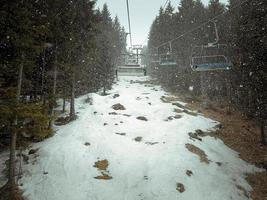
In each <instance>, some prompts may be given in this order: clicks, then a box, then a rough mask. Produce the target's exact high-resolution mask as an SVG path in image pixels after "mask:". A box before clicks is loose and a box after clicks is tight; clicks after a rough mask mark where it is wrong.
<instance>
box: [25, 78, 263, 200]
mask: <svg viewBox="0 0 267 200" xmlns="http://www.w3.org/2000/svg"><path fill="white" fill-rule="evenodd" d="M145 79H147V78H144V77H141V78H137V77H124V78H121V79H120V81H119V82H118V83H117V84H115V85H114V87H113V89H112V90H111V91H109V93H110V95H108V96H101V95H99V94H95V93H94V94H89V96H90V97H91V98H92V99H93V105H90V104H88V103H84V100H85V99H86V98H87V95H86V96H83V97H80V98H78V99H77V104H76V108H77V112H78V119H77V120H76V121H73V122H72V123H70V124H68V125H65V126H60V127H55V128H56V129H57V132H56V135H55V136H54V137H52V138H50V139H48V140H46V141H44V142H41V143H38V144H35V145H34V147H33V148H40V149H39V151H38V152H37V154H38V155H39V156H38V157H36V156H35V155H32V156H31V157H30V163H29V164H27V165H26V164H25V165H24V166H23V170H24V177H23V178H22V179H21V180H20V184H21V189H22V190H23V191H24V195H25V197H27V198H28V199H29V200H107V199H108V200H175V199H179V200H232V199H234V200H243V199H249V198H248V197H246V196H247V194H246V193H247V192H246V191H250V190H251V187H250V186H249V185H248V183H247V182H246V180H245V174H246V173H251V172H254V171H257V170H258V169H256V168H255V167H253V166H251V165H248V164H247V163H245V162H244V161H242V160H241V159H239V157H238V154H237V153H236V152H234V151H232V150H231V149H229V148H228V147H227V146H225V145H224V144H223V142H222V141H221V140H219V139H214V138H212V137H209V136H207V137H204V138H202V139H203V140H202V141H199V140H197V139H195V140H192V139H190V136H189V135H188V133H189V132H194V131H195V130H197V129H201V130H203V131H207V130H212V129H213V127H214V126H215V125H216V124H217V122H215V121H213V120H211V119H208V118H205V117H204V116H202V115H198V116H193V115H190V114H186V113H184V112H183V113H179V115H181V116H182V117H181V118H180V119H172V120H167V119H168V117H170V116H175V115H177V113H175V112H174V109H177V108H178V107H177V106H175V105H172V103H164V102H162V100H160V98H161V97H162V96H163V95H164V96H168V95H169V94H168V93H166V92H165V91H163V89H161V88H160V87H159V86H153V85H149V84H147V85H145V84H140V83H133V82H131V81H130V80H145ZM114 94H119V95H120V96H119V97H117V98H114ZM117 103H120V104H122V105H123V106H125V108H126V110H120V111H115V110H113V109H112V105H114V104H117ZM112 112H116V113H117V115H114V113H112ZM139 116H144V117H146V118H147V120H148V121H142V120H138V119H137V117H139ZM85 143H88V144H87V145H85ZM89 143H90V145H89ZM186 144H187V145H188V144H192V145H194V147H198V148H199V149H201V150H203V152H205V154H206V155H207V159H208V160H206V162H201V160H200V157H199V156H198V155H197V154H195V153H192V152H190V151H189V150H188V148H186ZM101 160H105V161H108V164H109V165H108V166H105V167H107V169H106V170H104V169H103V170H102V171H100V169H97V168H96V167H94V165H95V162H97V161H101ZM207 161H208V162H207ZM106 163H107V162H106ZM101 175H103V176H106V177H107V179H108V180H102V179H96V178H95V177H97V176H101ZM183 187H184V188H183ZM179 190H180V191H179ZM183 190H184V191H183Z"/></svg>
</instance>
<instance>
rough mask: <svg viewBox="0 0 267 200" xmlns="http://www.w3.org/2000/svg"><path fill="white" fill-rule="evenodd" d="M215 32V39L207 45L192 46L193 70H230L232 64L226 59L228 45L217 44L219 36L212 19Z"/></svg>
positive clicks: (191, 61)
mask: <svg viewBox="0 0 267 200" xmlns="http://www.w3.org/2000/svg"><path fill="white" fill-rule="evenodd" d="M213 23H214V27H215V33H216V41H215V42H214V43H209V44H208V45H201V46H192V51H191V60H190V63H191V68H192V70H193V71H220V70H230V69H231V68H232V66H233V64H232V63H231V61H230V60H229V59H228V57H227V54H228V46H227V45H226V44H219V43H218V41H219V36H218V30H217V26H216V23H215V22H214V21H213Z"/></svg>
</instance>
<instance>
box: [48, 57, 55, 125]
mask: <svg viewBox="0 0 267 200" xmlns="http://www.w3.org/2000/svg"><path fill="white" fill-rule="evenodd" d="M56 60H57V59H56ZM56 91H57V64H56V63H55V64H54V73H53V89H52V99H50V101H52V102H51V103H50V108H49V109H50V110H49V114H50V117H51V120H49V126H48V128H49V129H50V128H51V127H52V125H53V123H54V122H53V121H54V120H53V117H54V113H55V112H54V107H55V102H56Z"/></svg>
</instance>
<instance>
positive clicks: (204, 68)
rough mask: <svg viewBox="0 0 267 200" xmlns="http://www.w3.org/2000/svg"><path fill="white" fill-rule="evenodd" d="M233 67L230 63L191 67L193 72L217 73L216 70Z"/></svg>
mask: <svg viewBox="0 0 267 200" xmlns="http://www.w3.org/2000/svg"><path fill="white" fill-rule="evenodd" d="M232 66H233V64H232V63H230V62H228V63H222V62H221V63H201V64H194V65H192V69H193V70H194V71H217V70H229V69H231V67H232Z"/></svg>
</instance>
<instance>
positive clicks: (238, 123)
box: [189, 103, 267, 200]
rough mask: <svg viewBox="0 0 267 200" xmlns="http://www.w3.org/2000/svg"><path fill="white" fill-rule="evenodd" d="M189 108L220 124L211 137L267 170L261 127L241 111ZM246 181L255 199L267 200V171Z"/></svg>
mask: <svg viewBox="0 0 267 200" xmlns="http://www.w3.org/2000/svg"><path fill="white" fill-rule="evenodd" d="M189 107H190V108H191V109H194V110H199V111H200V112H201V113H203V114H204V115H205V116H206V117H209V118H211V119H214V120H216V121H219V122H220V123H221V124H220V125H218V126H217V128H218V130H217V131H216V132H214V133H212V134H211V136H214V137H217V138H220V139H221V140H223V141H224V143H225V144H226V145H227V146H228V147H230V148H231V149H233V150H235V151H237V152H239V156H240V158H241V159H243V160H245V161H247V162H249V163H251V164H254V165H256V166H258V167H265V169H266V166H267V146H263V145H262V144H261V143H260V140H261V135H260V127H259V125H258V124H257V122H255V121H253V120H251V119H248V118H247V117H245V116H244V115H243V114H242V113H241V112H239V111H238V110H232V111H231V112H229V109H227V106H226V105H216V104H211V103H209V106H203V105H201V103H189ZM247 180H248V182H249V183H250V185H251V186H252V188H253V191H252V193H251V196H252V199H253V200H263V199H266V197H267V171H264V172H262V173H256V174H249V175H248V177H247Z"/></svg>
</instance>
